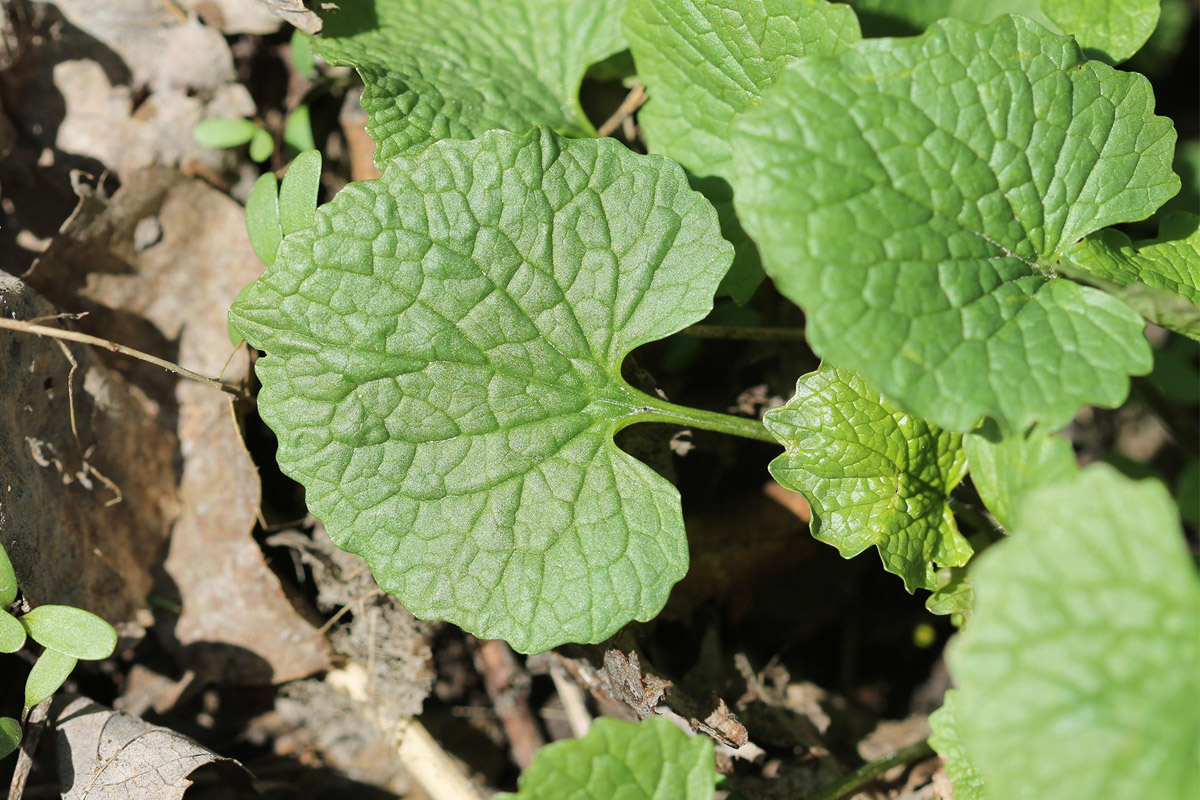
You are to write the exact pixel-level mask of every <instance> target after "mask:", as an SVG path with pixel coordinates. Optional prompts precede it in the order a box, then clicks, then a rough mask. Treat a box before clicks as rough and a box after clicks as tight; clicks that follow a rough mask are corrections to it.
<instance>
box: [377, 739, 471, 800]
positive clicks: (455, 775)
mask: <svg viewBox="0 0 1200 800" xmlns="http://www.w3.org/2000/svg"><path fill="white" fill-rule="evenodd" d="M397 734H398V735H397V738H398V740H399V741H398V744H397V753H398V755H399V756H400V763H402V764H403V765H404V767H405V769H407V770H408V772H409V773H410V774H411V775H412V776H413V777H414V778H416V779H417V783H419V784H421V788H422V789H424V790H425V792H426V794H428V795H429V797H430V798H431V799H432V800H483V795H482V794H480V793H479V791H478V790H477V789H476V788H475V786H474V785H473V784H472V783H471V780H470V778H468V777H467V775H466V773H464V772H463V770H462V769H461V768H460V767H459V766H458V764H456V763H455V762H454V761H453V760H452V759H451V758H450V756H449V755H447V753H446V751H445V750H443V749H442V747H441V745H439V744H438V743H437V741H435V740H434V738H433V737H432V736H430V735H429V731H427V730H426V729H425V726H424V725H422V724H421V723H420V722H418V721H417V720H415V719H410V720H405V721H403V722H401V723H400V726H399V730H398V731H397Z"/></svg>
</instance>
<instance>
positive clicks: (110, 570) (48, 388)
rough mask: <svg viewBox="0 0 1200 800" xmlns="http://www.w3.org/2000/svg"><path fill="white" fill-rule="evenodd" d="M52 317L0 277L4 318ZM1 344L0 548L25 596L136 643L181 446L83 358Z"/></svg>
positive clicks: (42, 347) (70, 351) (51, 348)
mask: <svg viewBox="0 0 1200 800" xmlns="http://www.w3.org/2000/svg"><path fill="white" fill-rule="evenodd" d="M54 313H56V309H55V308H54V307H53V306H52V305H50V303H49V302H47V301H46V300H45V299H44V298H42V297H40V296H38V295H37V294H36V293H35V292H34V291H32V290H31V289H30V288H29V287H28V286H26V285H25V284H24V283H22V282H21V281H19V280H17V279H16V278H14V277H12V276H10V275H7V274H6V273H3V272H0V314H3V315H4V316H6V317H10V318H14V319H33V318H36V317H45V316H47V315H53V314H54ZM48 324H54V323H53V322H48ZM0 341H3V343H4V348H5V351H6V362H5V367H4V369H2V370H0V543H2V544H3V546H4V547H5V549H6V550H7V551H8V554H9V557H10V558H11V559H12V562H13V567H14V568H15V570H16V573H17V579H18V582H19V584H20V587H21V591H22V592H23V593H24V596H25V597H26V599H27V600H28V601H29V602H30V603H31V604H33V605H40V604H43V603H60V604H64V605H72V606H79V607H82V608H86V609H88V610H89V611H92V612H95V613H96V614H98V615H100V616H101V617H103V618H104V619H106V620H108V621H109V622H110V623H112V624H114V625H116V626H118V627H119V628H120V629H121V630H122V632H123V633H125V634H127V635H136V634H138V633H139V632H140V630H141V626H142V625H144V624H146V623H147V622H148V619H149V612H148V611H146V610H145V608H146V607H145V599H146V596H147V594H149V592H150V589H151V585H152V580H151V577H150V568H151V566H152V565H153V564H154V562H155V560H156V558H157V554H158V552H159V550H160V549H161V547H162V545H163V543H164V542H165V541H166V538H167V533H168V530H169V526H170V523H171V520H172V519H173V518H174V516H175V513H176V510H177V504H178V500H177V497H176V493H175V484H176V479H177V472H176V468H175V465H174V455H175V451H176V449H177V447H178V440H177V439H176V438H175V435H174V434H173V433H172V432H171V430H170V428H169V427H168V426H167V425H165V424H164V421H163V419H162V417H161V414H160V410H159V409H157V408H156V407H155V404H154V403H152V402H150V401H149V400H148V398H146V397H145V395H144V394H142V393H141V392H139V391H138V390H136V389H135V388H134V387H132V386H130V385H129V384H128V383H127V382H126V381H125V380H124V379H123V378H122V377H121V376H120V375H118V374H116V373H115V372H114V371H113V370H111V369H109V368H108V367H106V366H105V365H104V364H103V363H101V362H100V360H99V359H98V358H97V357H96V356H95V354H94V353H92V352H90V351H89V350H88V349H87V348H84V347H80V346H78V345H71V346H67V345H65V344H61V345H60V344H59V343H58V342H55V341H51V340H49V339H43V338H38V337H34V336H28V335H25V334H17V333H9V332H5V333H4V334H3V335H0ZM73 364H77V365H78V369H77V370H75V371H74V373H73ZM69 386H73V387H74V393H73V394H74V403H73V406H74V417H75V429H76V430H77V431H78V437H76V435H75V433H74V432H73V431H72V414H71V408H72V402H71V397H70V393H69V389H68V387H69Z"/></svg>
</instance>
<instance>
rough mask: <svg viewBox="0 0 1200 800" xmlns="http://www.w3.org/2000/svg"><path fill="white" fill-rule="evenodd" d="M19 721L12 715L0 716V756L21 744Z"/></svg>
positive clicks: (2, 756)
mask: <svg viewBox="0 0 1200 800" xmlns="http://www.w3.org/2000/svg"><path fill="white" fill-rule="evenodd" d="M21 734H22V731H21V723H20V722H17V721H16V720H15V719H13V718H12V717H0V758H4V757H5V756H6V755H8V754H9V753H11V752H13V751H14V750H16V749H17V748H18V747H20V746H21Z"/></svg>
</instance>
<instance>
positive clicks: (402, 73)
mask: <svg viewBox="0 0 1200 800" xmlns="http://www.w3.org/2000/svg"><path fill="white" fill-rule="evenodd" d="M624 2H625V0H511V2H507V3H494V2H480V0H342V2H339V3H338V8H337V9H336V10H334V11H329V12H327V13H324V14H323V15H322V16H323V18H324V21H325V26H324V28H323V29H322V31H321V35H320V36H319V37H317V38H316V39H314V40H313V44H314V47H315V48H316V51H317V53H318V54H320V55H321V56H322V57H323V58H324V59H325V60H326V61H328V62H329V63H331V64H346V65H349V66H353V67H356V68H357V69H358V72H359V74H360V75H361V76H362V79H363V84H364V87H365V88H364V92H363V96H362V106H363V108H364V109H366V111H367V114H368V115H369V117H370V119H369V121H368V123H367V131H368V133H370V134H371V137H372V138H373V139H375V141H376V143H377V144H378V147H377V148H376V151H375V163H376V164H378V165H379V167H380V169H383V168H384V166H385V165H386V164H387V163H388V161H389V160H391V158H392V157H393V156H396V155H398V154H400V153H405V152H408V151H410V150H413V149H420V148H423V147H426V146H427V145H429V144H430V143H432V142H436V141H439V140H441V139H447V138H452V139H470V138H473V137H475V136H478V135H479V134H481V133H483V132H484V131H486V130H490V129H493V128H500V129H503V130H510V131H517V132H523V131H525V130H527V129H528V128H530V127H532V126H534V125H547V126H549V127H552V128H554V129H555V130H557V131H559V132H561V133H565V134H571V135H584V136H590V135H594V133H595V131H594V130H593V128H592V126H591V124H590V123H589V122H588V120H587V117H586V116H584V113H583V110H582V109H581V108H580V105H579V85H580V83H581V81H582V80H583V75H584V72H585V71H586V70H587V67H588V65H589V64H592V63H593V62H597V61H601V60H602V59H604V58H606V57H608V56H610V55H612V54H613V53H616V52H618V51H620V50H623V49H625V43H624V40H623V38H622V36H621V25H620V11H621V8H622V6H623V5H624Z"/></svg>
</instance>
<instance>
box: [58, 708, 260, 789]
mask: <svg viewBox="0 0 1200 800" xmlns="http://www.w3.org/2000/svg"><path fill="white" fill-rule="evenodd" d="M51 717H52V718H53V719H54V727H55V731H56V734H57V751H58V774H59V780H60V782H61V787H60V789H61V792H62V798H63V800H182V798H183V797H184V795H185V794H186V793H187V791H188V789H189V788H191V787H192V785H193V783H197V784H198V783H200V782H201V780H202V779H201V777H200V776H199V775H198V774H197V773H198V772H199V771H201V770H204V771H205V772H206V773H207V774H206V775H205V776H204V780H205V781H207V780H211V781H213V782H215V783H219V785H220V786H221V789H222V792H223V793H222V795H221V797H224V798H229V800H238V799H239V798H252V797H257V796H258V793H257V792H255V791H254V790H253V787H252V786H251V782H250V776H249V774H248V773H246V771H245V770H244V769H242V767H241V765H240V764H238V762H236V761H234V760H232V759H229V758H223V757H221V756H218V755H217V754H216V753H214V752H212V751H211V750H209V749H207V748H205V747H202V746H201V745H199V744H197V743H196V742H195V741H193V740H192V739H189V738H188V737H186V736H184V735H183V734H180V733H176V732H175V731H173V730H170V729H169V728H160V727H158V726H156V725H151V724H149V723H148V722H145V721H143V720H140V719H138V718H137V717H131V716H129V715H128V714H122V713H121V712H120V711H113V710H112V709H110V708H105V707H104V706H101V705H98V704H96V703H93V702H92V701H91V700H89V699H87V698H86V697H74V698H72V697H63V698H60V699H59V700H56V701H55V703H54V706H53V709H52V711H51Z"/></svg>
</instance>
